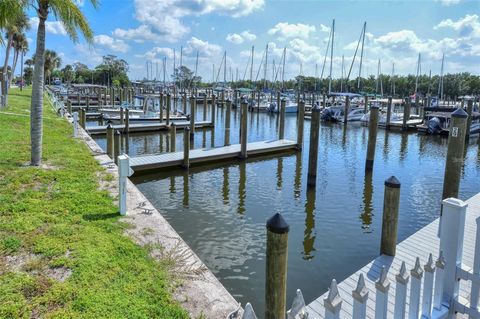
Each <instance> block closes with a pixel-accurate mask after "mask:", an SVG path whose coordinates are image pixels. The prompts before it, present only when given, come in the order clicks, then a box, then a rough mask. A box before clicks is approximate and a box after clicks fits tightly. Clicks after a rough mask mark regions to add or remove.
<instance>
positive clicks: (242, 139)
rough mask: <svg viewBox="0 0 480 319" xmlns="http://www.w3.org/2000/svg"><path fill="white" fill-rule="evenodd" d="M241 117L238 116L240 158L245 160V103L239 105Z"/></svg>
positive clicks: (246, 109) (246, 141) (246, 110)
mask: <svg viewBox="0 0 480 319" xmlns="http://www.w3.org/2000/svg"><path fill="white" fill-rule="evenodd" d="M240 106H241V110H240V111H241V115H240V127H241V131H240V144H241V146H240V158H241V159H246V158H247V143H248V140H247V112H248V104H247V101H245V100H244V101H242V103H241V105H240Z"/></svg>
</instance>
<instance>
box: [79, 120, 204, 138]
mask: <svg viewBox="0 0 480 319" xmlns="http://www.w3.org/2000/svg"><path fill="white" fill-rule="evenodd" d="M171 122H172V123H175V126H176V127H177V129H178V130H183V129H184V128H185V127H187V126H190V121H171ZM212 126H213V125H212V122H211V121H199V122H195V128H210V127H212ZM112 127H113V128H114V129H115V130H123V129H124V128H125V125H124V124H116V125H112ZM167 129H168V126H167V124H166V123H165V122H162V123H131V124H130V125H129V132H130V133H137V132H155V131H162V130H167ZM86 131H87V132H88V133H89V134H90V135H102V134H106V133H107V125H101V126H87V128H86Z"/></svg>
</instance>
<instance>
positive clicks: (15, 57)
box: [8, 49, 19, 83]
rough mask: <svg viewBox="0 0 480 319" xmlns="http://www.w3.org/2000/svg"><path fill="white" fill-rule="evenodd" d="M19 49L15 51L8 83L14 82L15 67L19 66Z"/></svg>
mask: <svg viewBox="0 0 480 319" xmlns="http://www.w3.org/2000/svg"><path fill="white" fill-rule="evenodd" d="M18 53H19V52H18V50H17V49H15V51H14V53H13V64H12V73H10V77H9V78H8V83H12V79H13V76H14V75H15V69H16V68H17V61H18Z"/></svg>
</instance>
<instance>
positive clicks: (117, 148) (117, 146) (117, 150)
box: [113, 131, 122, 164]
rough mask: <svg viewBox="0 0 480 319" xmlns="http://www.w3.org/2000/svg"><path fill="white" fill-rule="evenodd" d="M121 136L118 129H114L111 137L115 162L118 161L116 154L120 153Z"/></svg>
mask: <svg viewBox="0 0 480 319" xmlns="http://www.w3.org/2000/svg"><path fill="white" fill-rule="evenodd" d="M121 137H122V135H121V134H120V132H119V131H115V134H114V138H113V160H114V162H115V164H117V163H118V156H119V155H120V145H121Z"/></svg>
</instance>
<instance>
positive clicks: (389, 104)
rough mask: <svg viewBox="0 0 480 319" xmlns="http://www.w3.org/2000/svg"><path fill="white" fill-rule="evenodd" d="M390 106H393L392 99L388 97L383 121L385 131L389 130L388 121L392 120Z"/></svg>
mask: <svg viewBox="0 0 480 319" xmlns="http://www.w3.org/2000/svg"><path fill="white" fill-rule="evenodd" d="M392 104H393V99H392V97H391V96H389V97H388V104H387V119H386V120H385V128H386V129H387V130H389V129H390V121H391V120H392Z"/></svg>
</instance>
